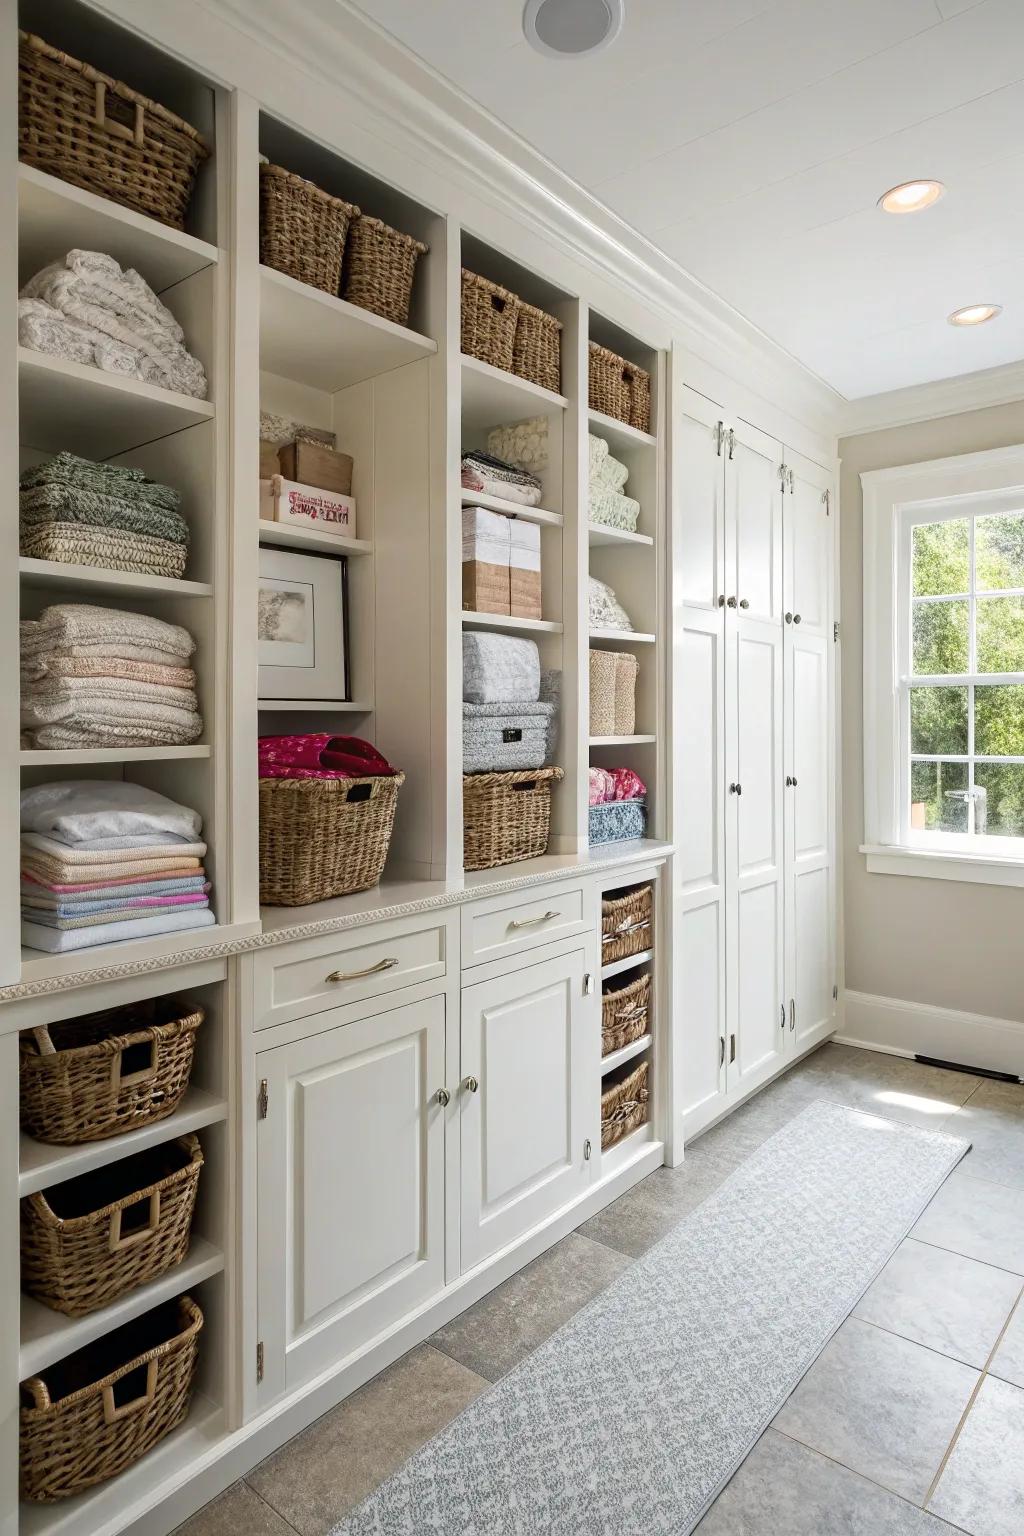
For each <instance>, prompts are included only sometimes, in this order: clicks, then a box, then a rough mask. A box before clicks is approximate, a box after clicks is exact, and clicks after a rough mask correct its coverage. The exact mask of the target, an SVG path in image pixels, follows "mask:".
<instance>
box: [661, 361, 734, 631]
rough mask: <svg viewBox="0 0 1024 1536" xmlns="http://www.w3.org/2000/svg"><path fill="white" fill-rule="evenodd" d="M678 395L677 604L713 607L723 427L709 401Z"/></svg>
mask: <svg viewBox="0 0 1024 1536" xmlns="http://www.w3.org/2000/svg"><path fill="white" fill-rule="evenodd" d="M679 394H680V397H681V403H680V406H679V409H678V411H677V412H676V420H675V434H674V438H673V446H672V455H673V477H672V478H673V481H674V483H675V486H676V490H675V495H674V500H675V516H674V520H673V521H674V527H673V548H674V549H675V550H676V552H677V554H676V600H677V601H682V602H683V603H686V604H689V605H693V606H697V607H701V608H715V607H717V605H718V599H719V596H720V595H721V594H722V593H723V591H724V580H725V521H724V519H725V507H724V462H725V461H724V458H723V433H724V428H725V423H724V421H723V420H722V412H721V410H720V408H719V407H718V406H717V405H716V404H715V402H714V401H713V400H708V399H707V398H706V396H704V395H699V394H697V392H696V391H695V390H692V389H687V388H685V387H684V388H683V389H681V390H680V391H679Z"/></svg>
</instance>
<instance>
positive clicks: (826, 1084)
mask: <svg viewBox="0 0 1024 1536" xmlns="http://www.w3.org/2000/svg"><path fill="white" fill-rule="evenodd" d="M814 1098H828V1099H832V1100H838V1101H839V1102H841V1103H844V1104H850V1105H854V1106H856V1107H859V1108H863V1109H874V1110H877V1111H878V1112H879V1113H881V1114H885V1115H888V1116H890V1117H895V1118H897V1119H901V1120H905V1121H907V1122H908V1123H909V1124H914V1125H927V1126H935V1127H941V1128H942V1129H947V1130H950V1131H954V1132H960V1133H962V1134H963V1135H965V1136H968V1137H970V1139H971V1141H972V1143H973V1147H974V1150H973V1151H972V1152H971V1153H970V1154H969V1156H968V1157H967V1158H966V1160H965V1161H964V1162H963V1163H962V1164H961V1166H960V1168H959V1169H958V1170H957V1171H956V1172H955V1173H954V1174H952V1175H951V1176H950V1178H949V1179H948V1180H947V1181H946V1183H945V1185H944V1186H943V1188H942V1189H941V1190H940V1192H939V1194H938V1195H937V1196H936V1197H935V1199H934V1200H933V1201H932V1203H931V1205H930V1206H929V1207H928V1209H927V1211H926V1212H925V1213H924V1215H923V1216H922V1218H921V1220H920V1221H919V1222H918V1224H917V1226H916V1227H915V1228H914V1231H913V1233H912V1235H911V1236H910V1237H908V1239H907V1240H906V1242H904V1243H903V1244H901V1246H900V1247H899V1249H897V1251H896V1253H895V1254H894V1256H893V1258H892V1260H891V1261H890V1263H889V1264H888V1266H887V1267H886V1269H885V1270H884V1271H883V1273H882V1274H881V1276H880V1277H879V1278H878V1280H877V1281H876V1282H875V1284H874V1285H873V1286H872V1287H871V1289H870V1290H869V1291H868V1293H867V1295H866V1296H865V1297H864V1298H863V1300H862V1301H861V1302H860V1304H859V1306H858V1307H857V1308H856V1309H855V1310H854V1313H853V1315H852V1316H851V1317H850V1318H849V1319H848V1320H847V1322H846V1323H844V1324H843V1326H842V1328H841V1329H840V1330H839V1332H838V1333H837V1334H836V1336H835V1338H834V1339H833V1340H832V1342H831V1343H830V1344H829V1345H828V1347H827V1348H826V1349H825V1351H824V1352H823V1354H822V1355H821V1356H820V1358H819V1359H818V1361H817V1363H816V1364H815V1365H814V1366H813V1367H812V1369H811V1370H810V1371H809V1372H808V1374H807V1375H806V1376H805V1377H804V1379H803V1381H802V1382H801V1383H800V1385H799V1386H798V1387H797V1389H796V1391H795V1392H794V1393H793V1395H792V1396H791V1397H790V1399H789V1401H788V1402H787V1403H786V1404H785V1405H784V1406H783V1407H782V1409H781V1410H780V1412H779V1414H778V1416H777V1417H776V1419H775V1422H774V1424H773V1426H772V1428H771V1429H769V1430H768V1431H767V1433H766V1434H765V1435H764V1436H762V1438H761V1440H760V1441H759V1442H758V1444H757V1446H756V1447H755V1448H754V1450H753V1451H752V1452H751V1454H750V1455H749V1456H748V1458H747V1460H746V1461H745V1462H744V1464H743V1466H742V1467H741V1468H740V1470H739V1471H738V1472H737V1474H736V1476H735V1477H734V1478H733V1479H732V1481H731V1483H730V1484H729V1485H728V1487H727V1488H726V1489H725V1490H724V1492H723V1493H722V1494H721V1496H720V1497H719V1499H718V1500H717V1502H716V1503H715V1504H714V1506H713V1507H712V1508H711V1510H710V1511H709V1512H708V1514H707V1515H706V1516H705V1518H704V1520H703V1521H702V1522H701V1526H700V1533H701V1536H883V1533H884V1536H943V1533H948V1532H949V1531H950V1530H956V1531H966V1532H968V1533H970V1536H1021V1533H1022V1532H1024V1298H1022V1290H1024V1087H1018V1086H1016V1085H1009V1086H1008V1085H1005V1084H1002V1083H992V1082H988V1081H985V1080H983V1079H981V1078H978V1077H971V1076H967V1075H965V1074H963V1073H959V1072H946V1071H942V1070H940V1069H938V1068H935V1067H923V1066H919V1065H918V1064H917V1063H916V1062H912V1061H906V1060H904V1059H902V1058H900V1057H895V1056H883V1055H879V1054H876V1053H874V1052H868V1051H857V1050H852V1049H850V1048H849V1047H846V1046H839V1045H826V1046H823V1047H822V1048H821V1049H820V1050H819V1051H817V1052H815V1053H814V1054H813V1055H812V1056H810V1057H809V1058H807V1060H806V1061H804V1062H803V1063H801V1064H800V1065H799V1066H797V1067H795V1068H794V1069H793V1070H792V1071H791V1072H790V1073H788V1074H787V1075H786V1076H785V1077H784V1078H782V1079H780V1080H779V1081H778V1082H777V1083H775V1084H773V1085H772V1086H770V1087H768V1088H766V1089H765V1090H764V1091H763V1092H762V1093H760V1094H758V1095H757V1096H756V1097H755V1098H754V1099H753V1100H752V1101H751V1102H750V1103H749V1104H746V1105H744V1106H743V1108H742V1109H740V1110H738V1111H737V1112H736V1113H735V1114H734V1115H732V1116H730V1117H729V1119H728V1120H726V1121H724V1122H723V1123H722V1124H721V1125H720V1126H717V1127H715V1128H714V1129H713V1130H711V1131H708V1132H707V1133H706V1134H705V1135H704V1136H702V1137H701V1138H700V1139H699V1140H698V1141H696V1142H694V1143H693V1145H692V1146H691V1147H690V1148H689V1149H688V1151H687V1155H686V1160H685V1163H684V1165H683V1166H682V1167H681V1168H678V1169H667V1168H660V1169H658V1170H657V1171H656V1172H655V1173H652V1174H651V1175H650V1177H649V1178H646V1179H644V1180H643V1182H642V1183H640V1184H638V1185H636V1186H635V1188H633V1189H632V1190H630V1191H629V1192H628V1193H627V1194H625V1195H623V1196H622V1198H621V1199H619V1200H617V1201H616V1202H615V1204H614V1205H611V1206H609V1207H608V1208H607V1209H606V1210H604V1211H602V1212H601V1213H600V1215H598V1216H595V1217H593V1218H592V1219H591V1220H590V1221H587V1222H585V1223H584V1224H583V1226H582V1227H580V1228H579V1230H578V1231H577V1232H574V1233H572V1234H571V1235H570V1236H569V1237H567V1238H565V1239H564V1240H563V1241H562V1242H560V1243H558V1244H556V1245H555V1247H554V1248H552V1249H550V1250H549V1252H547V1253H546V1254H543V1255H542V1256H541V1257H540V1258H539V1259H536V1260H535V1261H534V1262H533V1263H532V1264H530V1265H528V1266H527V1267H526V1268H525V1269H524V1270H522V1271H521V1272H520V1273H519V1274H518V1275H515V1276H514V1277H513V1278H512V1279H511V1280H509V1281H507V1282H506V1283H505V1284H504V1285H502V1286H499V1287H498V1289H497V1290H495V1291H494V1292H492V1293H491V1295H490V1296H487V1297H485V1298H484V1300H483V1301H481V1302H479V1303H478V1304H477V1305H476V1306H475V1307H471V1308H470V1310H469V1311H468V1312H465V1313H464V1314H463V1315H462V1316H461V1317H459V1318H456V1319H455V1320H454V1321H453V1322H451V1323H449V1324H448V1326H447V1327H445V1328H442V1329H441V1330H440V1332H438V1333H436V1334H435V1335H434V1336H433V1338H431V1339H430V1340H429V1341H428V1342H427V1343H426V1344H423V1345H421V1346H420V1347H419V1348H417V1349H414V1350H413V1351H412V1352H411V1353H410V1354H408V1355H406V1356H405V1357H404V1359H402V1360H399V1361H397V1362H396V1363H395V1364H394V1365H393V1366H391V1367H390V1368H389V1369H388V1370H386V1371H384V1372H383V1373H382V1374H381V1375H380V1376H378V1377H377V1378H376V1379H375V1380H374V1381H371V1382H369V1383H367V1385H366V1386H365V1387H363V1388H362V1389H361V1390H360V1391H358V1392H356V1393H354V1394H353V1396H352V1397H350V1398H348V1399H347V1400H346V1401H345V1402H344V1403H342V1404H341V1405H340V1406H339V1407H337V1408H335V1409H333V1410H332V1411H331V1412H330V1413H328V1414H326V1415H325V1416H324V1417H323V1418H322V1419H320V1420H319V1421H318V1422H317V1423H316V1424H314V1425H312V1426H311V1428H309V1429H308V1430H306V1431H305V1432H304V1433H303V1434H301V1435H299V1436H297V1437H296V1438H295V1439H294V1440H292V1441H291V1442H290V1443H289V1444H288V1445H286V1446H284V1447H283V1448H282V1449H281V1450H279V1451H277V1452H276V1453H275V1454H274V1455H273V1456H271V1457H269V1459H268V1460H267V1461H265V1462H263V1463H262V1464H261V1465H260V1466H259V1467H257V1468H255V1470H254V1471H252V1472H251V1473H250V1474H249V1475H248V1477H247V1478H246V1479H245V1480H244V1481H243V1482H240V1483H236V1484H235V1486H234V1487H233V1488H230V1489H228V1491H227V1492H226V1493H224V1494H222V1495H221V1497H220V1498H219V1499H216V1500H215V1501H214V1502H213V1503H212V1504H210V1505H208V1506H207V1507H206V1509H204V1510H202V1511H200V1513H199V1514H198V1515H196V1516H195V1517H194V1518H193V1519H192V1520H190V1521H189V1522H188V1523H187V1524H186V1525H185V1526H183V1527H181V1532H182V1536H292V1533H294V1532H298V1533H299V1536H326V1532H328V1531H329V1530H330V1529H331V1527H332V1526H333V1525H334V1524H335V1523H336V1522H337V1521H338V1520H340V1519H341V1517H342V1516H343V1515H344V1514H345V1513H346V1511H348V1510H349V1509H351V1508H352V1507H353V1505H355V1504H357V1503H358V1502H359V1500H360V1499H362V1498H364V1497H365V1496H366V1494H367V1493H369V1492H370V1491H371V1490H372V1489H373V1488H374V1487H375V1486H376V1485H377V1484H378V1483H379V1482H380V1481H382V1479H384V1478H385V1477H387V1476H388V1474H389V1473H390V1472H392V1471H393V1470H394V1469H395V1468H396V1467H397V1466H399V1465H400V1464H401V1463H402V1462H403V1461H404V1460H405V1459H406V1458H407V1457H408V1456H409V1455H410V1454H411V1453H412V1452H413V1451H414V1450H415V1449H416V1448H417V1446H419V1445H421V1444H422V1443H423V1442H424V1441H425V1440H427V1439H428V1438H429V1437H430V1436H431V1435H433V1434H435V1433H436V1432H437V1431H438V1430H439V1429H441V1428H443V1427H444V1425H445V1424H447V1423H448V1422H449V1420H450V1419H452V1418H453V1417H454V1416H455V1415H456V1414H457V1413H459V1412H460V1411H461V1410H462V1409H463V1408H464V1407H465V1406H466V1404H467V1403H469V1402H471V1401H472V1399H473V1398H474V1397H475V1396H476V1395H477V1394H478V1393H479V1392H483V1391H485V1390H486V1389H487V1387H488V1385H489V1384H490V1383H491V1382H493V1381H495V1380H497V1378H498V1377H499V1376H501V1375H502V1374H503V1373H504V1372H505V1371H507V1370H509V1369H510V1368H511V1367H512V1366H513V1365H515V1364H517V1363H518V1361H520V1360H522V1359H523V1358H524V1357H525V1356H526V1355H528V1354H529V1353H530V1351H531V1350H533V1349H535V1348H536V1347H537V1345H538V1344H540V1343H541V1342H542V1341H543V1340H544V1339H545V1338H547V1337H548V1335H549V1334H551V1333H553V1332H554V1330H555V1329H556V1328H558V1327H560V1326H561V1325H562V1324H563V1323H564V1322H566V1321H567V1320H568V1318H569V1317H571V1316H572V1314H573V1313H574V1312H575V1311H577V1309H578V1308H580V1307H582V1306H584V1305H585V1304H586V1303H587V1302H588V1301H589V1300H590V1299H591V1298H592V1297H593V1296H595V1295H596V1294H597V1293H598V1292H599V1291H600V1290H602V1289H603V1287H604V1286H606V1285H608V1284H609V1282H610V1281H612V1280H613V1279H614V1278H615V1277H616V1276H617V1275H618V1274H620V1273H621V1272H622V1270H623V1269H625V1268H626V1267H627V1266H628V1265H629V1263H630V1262H631V1260H632V1259H634V1258H635V1257H637V1256H638V1255H639V1254H641V1253H643V1252H644V1251H645V1250H646V1249H647V1248H649V1247H650V1246H651V1244H652V1243H655V1242H657V1241H658V1239H659V1238H660V1237H663V1236H664V1234H665V1233H666V1232H668V1231H669V1229H670V1228H671V1227H672V1226H674V1225H675V1223H676V1222H678V1221H680V1220H682V1218H683V1217H684V1216H686V1215H687V1213H688V1212H689V1211H691V1210H693V1208H694V1207H695V1206H697V1205H699V1204H700V1202H701V1201H702V1200H703V1199H705V1197H706V1196H707V1195H709V1194H710V1193H711V1192H712V1191H713V1190H714V1189H715V1188H716V1187H717V1186H718V1185H719V1184H721V1183H722V1181H723V1180H724V1179H726V1178H728V1176H729V1174H730V1173H731V1172H732V1170H733V1169H734V1168H736V1167H737V1166H738V1164H740V1163H741V1162H742V1161H743V1160H744V1159H745V1158H746V1157H749V1155H750V1154H751V1152H753V1151H754V1150H755V1148H756V1147H758V1146H759V1145H760V1144H761V1143H762V1142H763V1141H764V1140H765V1139H766V1138H767V1137H768V1136H770V1135H772V1133H773V1132H774V1131H777V1130H779V1129H780V1128H781V1127H782V1126H783V1125H785V1123H786V1122H787V1121H788V1120H789V1119H791V1118H792V1116H793V1115H795V1114H798V1113H799V1111H800V1110H801V1109H802V1108H803V1106H804V1105H805V1104H806V1103H807V1102H808V1101H809V1100H810V1099H814ZM467 1536H471V1533H467ZM523 1536H534V1533H532V1532H531V1533H523ZM618 1536H634V1533H631V1532H626V1531H623V1532H620V1533H618ZM636 1536H646V1533H636Z"/></svg>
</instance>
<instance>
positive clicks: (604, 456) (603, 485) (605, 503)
mask: <svg viewBox="0 0 1024 1536" xmlns="http://www.w3.org/2000/svg"><path fill="white" fill-rule="evenodd" d="M628 479H629V470H628V468H627V466H626V465H625V464H623V463H621V462H620V460H618V459H615V458H613V457H612V454H611V450H610V448H609V447H608V443H607V440H606V439H605V438H603V437H595V436H594V434H593V432H591V433H590V521H591V522H592V523H603V524H604V525H605V527H607V528H624V529H626V530H627V531H628V532H629V533H633V532H635V531H636V525H637V519H638V518H639V516H640V503H639V502H638V501H634V500H633V498H632V496H627V495H625V494H624V492H625V485H626V481H627V480H628Z"/></svg>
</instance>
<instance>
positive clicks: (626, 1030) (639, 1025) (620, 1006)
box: [601, 971, 651, 1056]
mask: <svg viewBox="0 0 1024 1536" xmlns="http://www.w3.org/2000/svg"><path fill="white" fill-rule="evenodd" d="M650 1013H651V978H650V976H648V975H647V973H646V971H645V972H644V974H643V975H642V976H638V977H637V978H636V980H635V981H630V982H627V984H626V986H624V987H617V986H616V984H615V983H614V982H612V983H610V984H609V986H608V989H607V991H604V992H602V994H601V1055H602V1056H610V1055H611V1053H612V1052H613V1051H621V1050H622V1048H623V1046H625V1045H632V1044H633V1041H634V1040H639V1039H640V1038H641V1037H642V1036H643V1035H646V1033H647V1029H648V1020H649V1018H650Z"/></svg>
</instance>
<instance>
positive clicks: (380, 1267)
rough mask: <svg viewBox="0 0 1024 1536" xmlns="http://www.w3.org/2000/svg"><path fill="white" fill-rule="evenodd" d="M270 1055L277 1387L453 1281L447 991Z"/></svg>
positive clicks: (267, 1165) (261, 1225)
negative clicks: (448, 1278) (447, 1220)
mask: <svg viewBox="0 0 1024 1536" xmlns="http://www.w3.org/2000/svg"><path fill="white" fill-rule="evenodd" d="M319 1021H320V1022H321V1023H322V1021H323V1016H322V1015H320V1016H319ZM256 1062H257V1068H256V1069H257V1073H258V1075H259V1078H260V1079H261V1080H263V1081H265V1082H266V1106H267V1113H266V1118H265V1119H262V1120H259V1121H258V1122H257V1132H256V1134H257V1179H258V1212H257V1248H258V1254H259V1329H260V1338H261V1340H262V1342H263V1361H264V1382H263V1386H262V1388H261V1392H264V1393H266V1395H267V1398H269V1397H270V1396H273V1395H276V1394H277V1393H279V1392H283V1391H288V1390H290V1389H291V1388H293V1387H295V1386H297V1385H298V1384H299V1383H301V1382H303V1381H306V1380H308V1379H309V1378H310V1377H312V1376H315V1375H318V1374H319V1373H320V1372H322V1371H323V1370H324V1369H326V1367H328V1366H329V1365H330V1364H331V1363H332V1362H336V1361H340V1360H342V1359H344V1358H345V1356H346V1355H349V1354H351V1353H352V1352H353V1351H354V1350H356V1349H358V1348H359V1347H360V1346H362V1345H364V1344H366V1343H367V1342H368V1341H369V1340H370V1339H372V1338H373V1337H374V1336H375V1335H376V1334H378V1333H380V1332H381V1331H382V1330H383V1329H385V1328H387V1327H389V1326H390V1325H391V1324H393V1323H395V1322H397V1321H398V1320H399V1319H400V1318H402V1317H404V1316H405V1315H406V1314H407V1313H409V1312H411V1311H413V1310H414V1308H415V1307H417V1306H418V1305H420V1304H421V1303H422V1302H424V1301H426V1300H427V1299H428V1298H429V1297H430V1296H432V1295H434V1294H435V1293H436V1292H438V1291H440V1290H441V1289H442V1287H443V1284H444V1141H445V1113H446V1111H445V1109H444V1107H443V1106H442V1105H441V1104H440V1103H439V1102H438V1100H437V1092H438V1090H439V1089H441V1088H444V1087H445V1086H446V1085H445V1075H444V1069H445V1002H444V998H442V997H436V998H429V999H427V1000H426V1001H422V1002H417V1003H407V1004H405V1005H404V1006H403V1007H401V1008H396V1009H394V1010H393V1011H391V1012H388V1013H381V1014H377V1015H376V1016H375V1017H373V1018H370V1019H366V1020H362V1021H360V1022H359V1023H355V1024H346V1025H344V1026H339V1027H338V1028H336V1029H330V1030H327V1031H326V1032H323V1033H320V1034H317V1035H314V1036H313V1037H311V1038H310V1039H307V1040H300V1041H297V1042H295V1043H293V1044H291V1045H283V1046H280V1047H278V1048H277V1049H275V1050H272V1051H266V1052H263V1053H262V1054H261V1055H259V1056H258V1057H257V1058H256Z"/></svg>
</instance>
